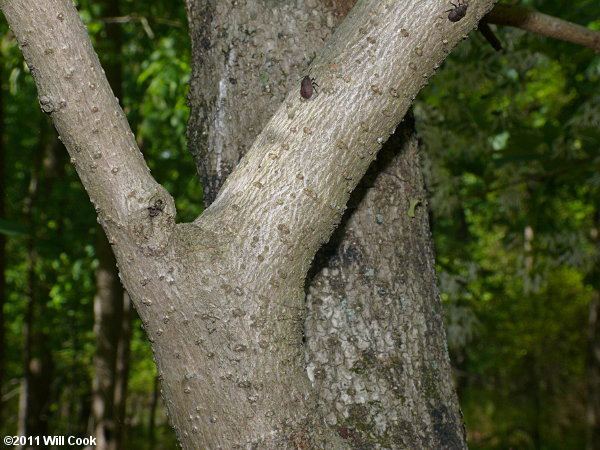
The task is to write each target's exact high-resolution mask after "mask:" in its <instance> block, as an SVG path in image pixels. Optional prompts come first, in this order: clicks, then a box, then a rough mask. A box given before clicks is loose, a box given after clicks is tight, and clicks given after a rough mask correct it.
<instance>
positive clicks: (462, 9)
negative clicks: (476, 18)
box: [446, 0, 469, 22]
mask: <svg viewBox="0 0 600 450" xmlns="http://www.w3.org/2000/svg"><path fill="white" fill-rule="evenodd" d="M450 4H451V5H452V6H454V8H452V9H449V10H448V11H446V12H447V13H448V20H449V21H450V22H458V21H459V20H460V19H462V18H463V17H465V16H466V15H467V7H468V6H469V4H468V3H467V2H466V1H463V0H458V5H455V4H454V3H450Z"/></svg>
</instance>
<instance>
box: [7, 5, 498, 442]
mask: <svg viewBox="0 0 600 450" xmlns="http://www.w3.org/2000/svg"><path fill="white" fill-rule="evenodd" d="M236 5H238V4H237V3H236ZM491 5H492V2H491V1H489V0H481V1H476V0H473V1H471V2H470V3H469V14H468V15H467V17H465V18H464V19H463V20H462V21H460V22H457V23H453V22H450V21H449V20H448V18H447V15H446V14H445V13H444V12H443V11H444V9H445V8H446V6H445V5H444V6H440V5H439V2H437V1H417V0H411V1H406V2H402V3H401V4H399V3H397V2H393V3H388V2H380V1H372V0H371V1H367V0H365V1H360V2H359V3H358V4H357V5H356V6H355V8H354V9H353V10H352V11H351V12H350V14H349V15H348V16H347V18H346V20H345V21H344V23H343V24H342V25H341V26H340V27H339V28H338V29H337V31H336V33H335V34H334V35H333V36H332V37H331V38H330V39H329V40H328V41H327V43H326V44H325V46H324V47H323V48H322V50H321V51H320V52H319V53H318V54H317V56H316V58H315V60H314V61H313V63H312V66H311V68H310V71H309V72H310V74H311V75H312V76H314V77H315V78H316V79H317V82H318V83H319V87H320V90H319V94H317V95H315V96H314V98H311V99H309V100H306V99H303V98H301V97H300V95H299V93H298V86H296V88H295V89H292V90H291V91H290V92H289V93H288V95H287V96H286V99H285V100H284V102H283V104H282V106H280V107H279V109H278V110H277V111H276V112H275V113H274V115H273V116H272V118H271V120H270V121H269V123H268V124H267V125H266V126H265V127H264V129H263V131H262V132H261V133H260V134H259V135H258V137H257V139H256V141H255V142H254V144H253V145H252V147H251V149H250V150H249V151H248V153H247V154H246V156H245V157H244V158H243V159H242V161H241V162H240V164H238V166H237V167H236V169H235V170H234V171H233V172H232V173H231V174H230V175H229V177H228V178H227V181H226V182H225V184H224V186H223V187H222V188H221V190H220V192H219V195H218V196H217V197H216V199H215V201H214V202H213V203H212V205H211V206H210V207H209V208H207V209H206V210H205V212H204V213H203V214H202V216H200V217H199V218H198V219H196V220H195V221H194V222H192V223H187V224H175V223H174V217H175V208H174V202H173V199H172V198H171V197H170V196H169V194H168V193H167V192H166V191H165V190H164V188H162V187H161V186H160V185H158V184H157V183H156V181H155V180H154V179H153V178H152V177H151V175H150V173H149V170H148V168H147V166H146V165H145V163H144V161H143V158H142V156H141V154H140V152H139V150H138V149H137V147H136V145H135V140H134V139H133V136H132V134H131V131H130V130H129V127H128V125H127V123H126V120H125V118H124V115H123V113H122V111H121V109H120V107H119V105H118V102H117V101H116V100H115V98H114V95H112V92H111V91H110V87H109V86H108V83H107V82H106V79H105V77H104V76H103V74H102V71H101V69H100V66H99V63H98V60H97V57H96V55H95V54H94V52H93V49H92V48H91V44H90V42H89V39H88V38H87V36H86V33H85V29H84V28H83V26H82V25H81V22H80V20H79V18H78V16H77V14H76V11H75V9H74V8H73V5H72V4H71V3H70V2H69V1H68V0H43V1H41V0H40V1H38V2H28V1H26V0H0V6H1V8H2V10H3V12H4V14H5V16H6V17H7V19H8V21H9V25H10V26H11V28H12V29H13V32H14V33H15V35H16V37H17V39H18V41H19V44H20V46H21V48H22V50H23V53H24V55H25V58H26V60H27V62H28V64H29V66H30V69H31V71H32V74H33V75H34V77H35V80H36V83H37V86H38V91H39V95H40V97H39V98H40V105H41V107H42V109H43V110H44V111H45V112H47V113H48V114H50V115H51V116H52V119H53V121H54V124H55V126H56V127H57V129H58V131H59V133H60V135H61V138H62V140H63V142H64V143H65V145H66V147H67V149H68V151H69V154H70V156H71V160H72V162H73V163H74V164H75V167H76V169H77V171H78V173H79V175H80V177H81V179H82V182H83V184H84V186H85V187H86V190H87V192H88V194H89V195H90V199H91V201H92V202H93V203H94V205H95V206H96V211H97V213H98V217H99V221H100V223H101V225H102V226H103V227H104V229H105V231H106V233H107V235H108V238H109V242H110V243H111V244H112V246H113V250H114V252H115V254H116V258H117V261H118V264H119V267H120V275H121V278H122V281H123V284H124V286H125V288H126V289H127V291H128V292H129V293H130V295H131V298H132V301H133V303H134V305H135V307H136V308H137V310H138V312H139V314H140V316H141V318H142V321H143V323H144V325H145V328H146V331H147V333H148V336H149V339H150V340H151V342H153V349H154V353H155V358H156V362H157V365H158V370H159V376H160V378H161V384H162V389H163V395H164V398H165V403H166V405H167V409H168V411H169V413H170V416H171V421H172V423H173V425H174V427H175V430H176V432H177V435H178V437H179V440H180V442H181V444H182V446H183V447H184V448H190V449H196V448H219V447H221V448H242V447H257V448H278V449H279V448H328V449H330V448H331V449H335V448H348V446H349V445H348V443H347V442H346V441H344V440H343V439H342V438H340V436H339V435H337V434H336V433H334V432H332V430H331V429H330V428H328V427H327V426H325V425H324V423H323V420H322V414H321V412H320V410H319V408H318V407H317V405H316V401H315V396H314V395H313V391H312V389H311V386H310V382H309V379H308V377H307V376H306V371H305V364H304V351H303V345H302V338H303V321H304V309H305V307H304V280H305V278H306V274H307V271H308V269H309V267H310V262H311V260H312V259H313V257H314V255H315V253H316V251H317V250H318V248H319V247H320V246H321V244H322V243H324V242H326V241H327V240H328V238H329V237H330V235H331V233H332V231H333V229H334V228H335V227H336V226H337V224H339V222H340V220H341V216H342V213H343V211H344V208H345V205H346V202H347V201H348V198H349V195H350V192H352V190H353V189H354V187H355V186H356V185H357V183H358V181H359V180H360V179H361V178H362V176H363V175H364V173H365V172H366V170H367V168H368V166H369V165H370V163H371V161H372V160H373V159H374V157H375V155H376V153H377V151H378V150H379V149H380V148H381V145H382V144H383V142H385V141H386V140H387V138H388V137H389V136H390V135H391V134H392V131H393V129H394V128H395V127H396V125H397V124H398V123H399V122H400V120H401V119H402V117H403V116H404V115H405V113H406V111H407V109H408V107H409V106H410V103H411V102H412V99H414V97H415V96H416V94H417V92H418V91H419V89H420V88H421V87H422V85H423V84H424V82H425V81H426V79H427V78H428V77H430V76H431V75H432V74H433V73H434V71H435V68H436V67H438V66H439V64H440V63H441V61H443V59H444V58H445V56H446V55H447V53H448V51H449V49H450V48H451V47H452V46H453V45H455V44H456V43H457V42H458V41H459V40H460V39H461V38H462V36H463V35H464V34H465V32H466V31H468V30H470V29H472V28H473V27H474V25H475V24H476V23H477V21H478V20H479V18H481V16H482V15H483V14H484V13H485V12H486V11H487V10H488V9H489V8H490V7H491ZM239 6H240V7H241V6H243V5H241V4H239ZM39 24H44V26H42V27H40V26H39ZM296 82H297V83H299V79H298V80H297V81H296ZM427 363H429V362H427ZM427 363H425V364H423V366H421V367H423V368H425V369H426V370H430V367H431V366H430V365H429V366H428V365H427ZM420 373H423V372H422V371H420ZM430 373H431V372H430Z"/></svg>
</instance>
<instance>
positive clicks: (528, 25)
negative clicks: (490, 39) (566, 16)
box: [483, 5, 600, 52]
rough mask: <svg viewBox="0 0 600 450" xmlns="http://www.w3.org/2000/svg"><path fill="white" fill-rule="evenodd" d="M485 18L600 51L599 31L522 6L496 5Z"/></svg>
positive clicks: (494, 22)
mask: <svg viewBox="0 0 600 450" xmlns="http://www.w3.org/2000/svg"><path fill="white" fill-rule="evenodd" d="M483 20H484V21H485V22H488V23H493V24H496V25H509V26H511V27H516V28H521V29H523V30H527V31H532V32H534V33H538V34H541V35H544V36H548V37H552V38H555V39H560V40H562V41H567V42H572V43H574V44H578V45H583V46H584V47H590V48H592V49H594V50H596V51H597V52H600V33H599V32H597V31H594V30H590V29H589V28H586V27H583V26H581V25H577V24H574V23H571V22H567V21H566V20H561V19H558V18H557V17H552V16H548V15H546V14H542V13H540V12H537V11H530V10H528V9H525V8H523V7H521V6H514V5H496V6H495V7H494V9H493V10H492V11H491V12H490V13H489V14H488V15H487V16H485V17H484V19H483Z"/></svg>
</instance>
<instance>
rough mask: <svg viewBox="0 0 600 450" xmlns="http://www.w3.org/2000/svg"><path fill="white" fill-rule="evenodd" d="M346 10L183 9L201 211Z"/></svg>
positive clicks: (333, 5)
mask: <svg viewBox="0 0 600 450" xmlns="http://www.w3.org/2000/svg"><path fill="white" fill-rule="evenodd" d="M353 3H354V1H345V2H344V1H336V2H320V1H319V2H317V1H296V0H289V1H276V2H272V1H264V0H260V1H252V2H229V1H222V0H210V1H206V0H187V1H186V6H187V11H188V20H189V27H190V36H191V39H192V78H191V82H190V92H189V96H188V98H189V105H190V109H191V111H190V121H189V124H188V139H189V144H188V147H189V149H190V151H191V153H192V155H193V156H194V161H195V163H196V167H197V168H198V174H199V175H200V177H201V179H202V186H203V190H204V200H205V204H206V205H207V206H208V205H210V204H211V203H212V202H213V200H214V199H215V197H216V195H217V193H218V191H219V189H220V188H221V186H222V185H223V183H224V182H225V180H226V178H227V176H228V175H229V174H230V173H231V172H232V170H233V169H234V168H235V166H237V164H238V162H239V161H240V159H241V158H242V156H244V155H245V154H246V152H247V150H248V149H249V148H250V146H251V145H252V143H253V142H254V140H255V139H256V136H258V134H259V133H260V131H261V130H262V129H263V127H264V125H265V124H266V123H267V121H268V120H269V118H270V117H271V115H272V114H273V113H274V112H275V110H276V109H277V108H278V107H279V105H281V102H282V101H283V99H284V97H285V95H286V94H287V93H288V92H289V91H290V90H293V89H294V88H296V87H297V86H299V80H300V79H301V78H302V77H303V76H304V75H306V74H307V73H308V65H309V63H310V60H311V59H312V58H313V57H314V55H315V53H316V52H317V51H318V50H319V49H320V48H321V47H322V46H323V43H324V41H325V39H326V38H328V37H329V36H330V35H331V33H332V32H333V30H334V27H335V26H337V25H338V24H339V23H340V21H341V19H343V17H344V16H345V15H346V13H347V12H348V11H349V9H350V7H351V6H352V4H353ZM298 89H299V87H298ZM249 112H250V113H249Z"/></svg>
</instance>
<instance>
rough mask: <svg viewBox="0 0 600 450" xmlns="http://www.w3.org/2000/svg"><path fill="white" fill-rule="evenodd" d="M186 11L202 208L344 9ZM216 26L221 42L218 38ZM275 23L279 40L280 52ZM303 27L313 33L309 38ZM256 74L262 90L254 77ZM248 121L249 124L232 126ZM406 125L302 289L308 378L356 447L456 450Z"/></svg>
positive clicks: (294, 6)
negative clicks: (308, 51) (412, 208)
mask: <svg viewBox="0 0 600 450" xmlns="http://www.w3.org/2000/svg"><path fill="white" fill-rule="evenodd" d="M187 4H188V16H189V21H190V30H191V36H192V55H193V61H192V67H193V78H192V80H193V81H192V87H193V88H192V90H191V91H190V106H191V111H192V112H191V120H190V124H189V135H190V137H191V138H192V139H191V140H190V147H191V151H192V153H193V154H194V155H195V157H196V162H197V166H198V170H199V172H200V174H201V176H202V179H203V180H206V182H207V183H208V185H209V188H210V190H209V191H208V192H207V196H206V202H207V204H210V202H211V201H212V200H213V198H214V196H215V194H216V191H218V189H219V188H220V186H221V185H222V183H223V182H224V181H225V179H226V176H227V174H228V173H229V172H230V169H231V168H232V167H233V166H235V164H236V163H237V161H238V160H239V159H241V157H242V156H243V153H244V149H246V148H248V147H249V146H250V145H251V143H252V141H253V139H254V137H255V134H256V133H257V132H258V130H261V129H262V128H263V126H264V125H265V123H266V121H267V119H268V117H269V116H270V115H271V114H272V112H273V111H274V110H275V108H276V107H277V105H278V104H279V102H281V100H282V99H283V96H284V94H285V90H284V89H282V86H284V85H285V83H288V84H289V80H290V78H292V79H293V80H297V79H299V78H301V77H302V75H303V74H304V73H306V72H307V71H306V69H305V67H304V66H303V65H302V64H296V65H292V64H289V62H290V61H303V60H305V59H306V58H307V57H306V49H312V48H318V47H319V46H320V45H322V43H321V40H322V39H324V38H326V37H327V36H328V34H329V33H331V32H332V31H333V29H332V26H335V25H337V24H338V23H339V21H340V19H341V18H343V17H342V16H343V15H344V14H345V12H347V11H345V10H344V7H348V5H347V4H344V5H339V4H337V5H325V4H323V3H317V4H316V5H315V4H308V2H301V3H299V4H298V3H297V2H296V1H294V0H291V1H288V2H278V3H277V5H276V7H274V6H273V5H270V4H269V5H267V4H266V3H265V2H254V3H253V10H252V11H251V14H250V15H249V14H248V11H245V10H241V9H239V8H235V7H232V6H231V5H230V4H229V2H212V3H208V4H207V2H201V1H197V0H189V1H188V2H187ZM200 5H204V8H202V7H201V6H200ZM336 6H337V8H336ZM207 10H209V11H210V13H207ZM250 16H251V20H250ZM207 18H209V19H208V20H207ZM223 23H227V24H228V26H227V32H226V33H223V32H222V30H221V28H220V27H219V26H218V24H223ZM281 24H285V39H279V40H277V39H276V38H275V36H277V35H278V34H281V33H282V31H281ZM311 28H312V29H316V30H318V32H315V33H307V32H306V30H307V29H311ZM255 30H256V31H255ZM248 35H250V36H251V38H248ZM289 42H293V43H294V45H292V46H290V45H289ZM240 55H241V56H240ZM281 61H286V62H287V65H284V67H285V70H284V69H283V68H282V65H281V64H280V62H281ZM264 68H267V70H269V69H270V72H269V80H268V82H267V81H266V79H265V80H264V81H262V82H261V79H260V76H259V75H260V73H261V71H262V70H265V69H264ZM231 80H235V83H232V82H231ZM272 85H274V86H276V87H278V88H277V89H272V88H271V86H272ZM252 86H254V87H255V88H254V89H252V88H249V87H252ZM266 92H268V93H269V95H265V93H266ZM250 109H252V111H253V114H252V115H248V114H243V113H242V111H247V110H250ZM413 125H414V124H413V122H412V121H409V122H408V124H406V125H404V126H402V127H401V130H399V131H398V132H397V133H396V134H397V135H398V137H396V138H395V139H391V140H390V141H389V142H388V144H386V146H384V149H383V150H382V153H383V158H380V160H379V161H378V162H377V163H376V164H373V165H372V167H371V169H370V171H369V173H368V176H367V177H366V178H365V179H363V182H362V183H361V185H360V186H359V189H357V190H356V191H355V192H354V194H353V199H352V200H351V201H350V204H351V205H352V208H351V209H350V210H349V211H348V212H347V214H346V216H348V217H350V219H349V223H346V224H345V225H344V227H343V231H341V230H340V229H338V232H336V234H335V239H334V240H333V242H332V243H330V244H329V245H328V246H327V247H325V248H324V249H323V250H324V251H321V252H319V257H318V258H317V261H316V262H317V264H316V265H315V269H314V271H313V272H315V273H317V272H318V276H317V277H316V278H315V279H313V280H312V283H311V284H310V287H309V291H310V293H311V294H310V295H309V296H308V306H309V317H308V320H307V321H306V323H305V335H306V336H305V337H306V342H307V344H308V345H307V349H308V354H307V364H308V370H309V374H310V377H311V379H312V381H313V382H314V384H315V385H316V387H317V389H318V392H319V396H320V398H319V404H320V405H321V408H322V410H323V413H324V415H325V416H326V417H327V419H328V422H329V423H330V424H331V425H334V426H335V427H336V430H337V431H338V433H339V434H340V435H342V436H344V437H346V438H348V443H349V444H350V445H351V446H352V447H354V448H357V447H358V448H362V447H365V446H367V447H368V448H376V447H377V446H378V445H392V446H396V447H402V446H405V447H406V446H408V447H410V448H434V447H437V448H444V446H445V445H447V446H450V448H460V447H461V445H464V433H463V427H462V418H461V417H460V414H459V408H458V404H457V399H456V395H455V394H454V389H453V386H452V382H451V374H450V370H449V364H448V356H447V352H446V343H445V336H444V329H443V321H442V320H441V311H440V309H441V305H440V303H439V298H438V294H437V290H436V289H437V288H436V283H435V276H434V272H433V263H434V261H433V253H432V251H431V239H430V236H429V227H428V223H427V207H426V204H425V192H424V190H423V186H422V177H421V175H420V171H419V165H418V155H417V151H416V147H417V141H416V138H415V137H414V136H412V134H411V130H412V129H413V128H414V126H413ZM250 131H253V133H252V132H250ZM384 170H385V173H381V172H383V171H384ZM378 174H379V176H378ZM407 186H408V188H407ZM411 201H412V202H417V201H419V202H420V203H419V206H418V207H417V208H416V211H415V212H416V214H415V217H411V216H409V214H408V211H409V208H410V204H411ZM346 230H349V231H348V232H346ZM407 311H410V313H408V312H407ZM346 313H347V315H346ZM386 330H387V331H386ZM392 330H395V331H392ZM391 335H394V337H395V339H390V336H391ZM423 361H428V363H423ZM358 366H360V367H358ZM415 380H416V381H415ZM355 388H356V389H355Z"/></svg>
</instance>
